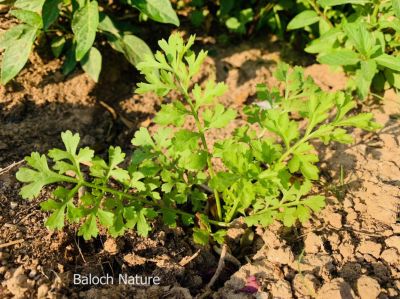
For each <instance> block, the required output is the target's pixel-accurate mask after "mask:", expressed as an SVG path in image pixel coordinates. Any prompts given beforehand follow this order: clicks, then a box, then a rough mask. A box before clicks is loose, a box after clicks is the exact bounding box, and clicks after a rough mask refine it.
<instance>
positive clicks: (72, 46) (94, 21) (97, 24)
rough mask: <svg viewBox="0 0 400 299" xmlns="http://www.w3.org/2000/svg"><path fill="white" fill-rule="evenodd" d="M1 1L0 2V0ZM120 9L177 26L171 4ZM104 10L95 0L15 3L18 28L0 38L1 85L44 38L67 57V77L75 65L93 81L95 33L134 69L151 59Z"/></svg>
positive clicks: (129, 29) (147, 2)
mask: <svg viewBox="0 0 400 299" xmlns="http://www.w3.org/2000/svg"><path fill="white" fill-rule="evenodd" d="M0 2H1V1H0ZM120 4H125V5H127V7H128V8H132V7H134V8H136V9H138V10H139V11H140V13H141V14H142V15H145V16H147V17H149V18H151V19H153V20H155V21H157V22H161V23H170V24H174V25H176V26H178V25H179V20H178V17H177V15H176V14H175V12H174V10H173V9H172V7H171V4H170V2H169V0H123V1H120ZM108 11H110V12H112V10H111V8H108V5H106V4H101V2H98V1H96V0H16V1H14V3H13V8H12V10H10V14H11V15H13V16H14V17H16V18H17V19H18V20H19V21H20V24H18V25H15V26H13V27H11V28H10V29H9V30H7V31H6V32H5V33H3V34H2V35H1V36H0V50H5V51H4V54H3V59H2V64H1V83H2V84H6V83H7V82H9V81H10V80H11V79H13V78H14V77H15V76H16V75H17V74H18V73H19V72H20V71H21V70H22V68H23V67H24V65H25V64H26V62H27V61H28V58H29V54H30V52H31V50H32V47H33V45H34V43H35V40H37V39H41V38H42V37H46V38H48V39H50V40H51V41H50V45H51V49H52V52H53V54H54V56H55V57H59V56H61V55H65V57H66V58H65V62H64V65H63V73H64V75H67V74H68V73H70V72H71V71H72V70H73V69H74V68H75V67H76V65H77V64H78V63H80V65H81V66H82V68H83V69H84V71H85V72H87V73H88V74H89V75H90V77H91V78H92V79H93V80H95V81H97V80H98V78H99V74H100V71H101V64H102V55H101V53H100V51H99V50H98V49H97V48H96V47H95V46H94V44H95V40H96V38H97V37H98V33H100V34H101V35H103V36H104V37H105V38H106V40H107V42H108V43H109V44H110V45H111V47H112V48H114V49H115V50H116V51H118V52H121V53H123V54H124V55H125V57H126V59H127V60H128V61H129V62H130V63H131V64H133V65H136V64H137V63H138V62H140V61H141V60H142V57H143V56H144V55H146V54H147V55H150V54H151V50H150V49H149V47H148V46H147V44H146V43H145V42H144V41H143V40H141V39H140V38H138V37H137V36H136V35H134V33H135V32H136V31H137V28H136V27H135V26H132V25H131V23H130V22H126V21H121V20H118V19H117V18H111V17H110V16H109V15H108Z"/></svg>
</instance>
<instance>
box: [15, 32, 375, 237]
mask: <svg viewBox="0 0 400 299" xmlns="http://www.w3.org/2000/svg"><path fill="white" fill-rule="evenodd" d="M193 42H194V37H193V36H192V37H190V39H189V41H188V42H187V43H184V42H183V40H182V38H181V37H180V36H179V35H177V34H174V35H171V36H170V38H169V39H168V41H166V40H161V41H160V42H159V45H160V47H161V49H162V52H161V51H158V52H157V53H156V54H155V55H154V57H153V56H147V57H146V59H145V60H144V61H143V62H141V63H139V64H138V66H137V67H138V69H139V70H140V71H141V72H142V74H143V75H144V76H145V78H146V82H145V83H139V84H138V89H137V92H139V93H146V92H155V93H156V94H158V95H160V96H164V95H166V94H168V93H169V92H170V91H171V90H173V91H174V92H179V93H180V94H181V95H182V101H178V100H177V101H173V102H172V103H169V104H164V105H162V108H161V110H160V111H159V112H158V113H157V115H156V117H155V119H154V122H155V123H156V124H158V125H159V127H158V129H157V131H156V132H155V133H154V134H151V133H150V132H149V131H148V130H147V129H146V128H140V129H139V130H138V131H137V132H136V133H135V136H134V138H133V140H132V144H133V145H134V146H135V147H136V150H135V151H134V153H133V155H132V157H131V158H130V159H129V161H126V159H125V154H124V153H122V151H121V149H120V148H119V147H110V149H109V152H108V159H103V158H100V157H94V152H93V150H91V149H89V148H83V149H80V150H79V151H77V149H78V143H79V136H78V135H77V134H75V135H73V134H72V133H71V132H69V131H67V132H65V133H63V134H62V140H63V142H64V145H65V150H60V149H52V150H50V151H49V154H48V157H49V158H50V159H52V161H53V162H52V165H51V166H49V164H48V161H47V159H48V157H46V156H45V155H40V154H39V153H32V154H31V156H30V157H27V158H26V161H27V163H28V166H29V167H23V168H21V169H20V170H19V171H18V173H17V179H18V180H19V181H21V182H24V183H26V185H25V186H24V187H23V188H22V190H21V195H22V197H23V198H27V199H31V198H34V197H36V196H38V195H39V193H40V190H42V189H43V187H44V186H46V185H49V184H56V185H58V187H57V189H56V190H55V191H54V192H53V198H51V199H48V200H47V201H45V202H43V203H42V204H41V207H42V209H44V210H46V211H51V212H52V214H51V215H50V217H49V218H48V219H47V222H46V225H47V226H48V227H49V228H52V229H56V228H59V229H60V228H62V227H63V226H64V219H65V218H66V219H67V220H68V221H76V222H80V223H81V226H80V229H79V235H82V236H83V237H84V238H85V239H90V238H91V237H95V236H96V235H97V234H98V224H101V225H102V226H104V227H107V228H108V231H109V233H110V234H111V235H113V236H118V235H122V234H123V233H124V231H125V230H126V229H132V228H136V230H137V231H138V233H139V234H140V235H143V236H146V235H147V234H148V232H149V231H150V230H151V226H150V224H149V222H150V221H151V220H153V219H155V218H156V217H159V216H160V217H162V219H163V222H164V223H165V224H166V225H168V226H175V225H176V222H177V221H179V223H181V224H183V225H187V226H192V227H193V232H194V240H195V241H196V242H198V243H200V244H206V243H208V242H209V241H210V239H214V240H215V241H217V242H220V243H222V242H223V241H224V236H225V233H226V231H225V230H224V228H225V227H228V226H229V224H230V223H231V222H232V221H233V220H234V219H236V218H237V217H239V216H244V219H245V222H246V223H247V224H248V225H249V226H251V225H258V224H261V225H262V226H267V225H269V224H270V223H271V222H272V221H273V220H274V219H278V220H280V221H282V222H283V223H284V225H286V226H292V225H294V224H295V222H296V221H297V220H300V221H301V222H304V221H307V220H308V218H309V217H310V215H311V213H312V212H317V211H319V210H320V209H321V208H322V207H323V206H324V196H322V195H316V194H315V191H312V187H313V182H315V181H318V178H319V169H318V166H317V162H318V155H317V148H316V147H315V146H314V145H313V144H312V143H311V142H316V141H322V142H324V143H328V142H330V141H337V142H341V143H351V142H352V137H351V135H349V134H348V132H347V130H346V129H345V128H347V127H358V128H362V129H365V130H374V129H376V128H378V127H379V126H378V125H377V124H376V123H374V122H373V121H372V117H373V116H372V114H371V113H360V114H352V115H349V112H350V111H351V110H352V109H353V108H354V107H355V105H356V103H355V101H354V100H352V98H351V97H350V96H349V95H347V94H345V93H342V92H336V93H329V92H324V91H322V90H320V89H319V88H318V87H317V86H316V85H315V83H314V82H313V80H312V79H311V78H305V77H304V75H303V71H302V69H301V68H298V67H296V68H294V70H293V71H290V70H289V67H288V66H287V65H285V64H282V65H280V66H279V67H278V70H277V72H276V78H277V79H278V80H279V81H280V82H281V83H282V84H283V87H284V93H283V94H281V93H280V92H279V89H278V88H275V89H273V90H271V91H270V90H268V89H267V88H266V86H265V85H260V86H259V98H260V99H261V100H262V101H264V102H263V104H262V105H261V104H260V105H259V106H257V105H252V106H249V107H246V109H245V113H246V115H247V124H245V125H243V126H241V127H240V128H238V129H236V130H235V131H234V133H232V134H231V135H230V136H229V137H228V138H225V139H219V140H217V141H216V142H215V144H214V145H213V146H211V144H210V143H209V142H208V138H207V136H208V134H209V132H210V131H211V130H215V129H221V128H225V127H227V126H228V125H229V124H230V123H231V122H232V121H233V120H234V119H235V118H236V117H237V111H235V110H233V109H230V108H228V109H226V108H225V107H224V106H223V105H221V104H220V103H218V101H217V98H218V97H219V96H221V95H223V94H224V92H225V91H226V86H225V84H223V83H215V82H214V81H212V80H209V81H207V82H206V83H205V84H204V85H202V86H200V85H198V84H194V85H193V79H192V78H193V77H194V76H195V75H196V74H197V73H198V72H199V70H200V67H201V65H202V63H203V60H204V59H205V57H206V55H207V54H206V52H204V51H201V52H200V53H199V54H198V55H196V54H195V53H193V52H192V51H190V47H191V46H192V44H193ZM260 106H263V107H264V108H261V107H260ZM187 120H192V123H194V127H193V128H191V129H189V128H184V127H183V126H184V124H185V123H186V121H187ZM300 124H304V125H305V127H304V129H301V128H302V127H303V126H300ZM217 161H220V163H216V162H217ZM121 164H122V165H124V166H125V165H128V166H127V167H121V166H120V165H121ZM217 165H219V166H217ZM79 190H81V192H79Z"/></svg>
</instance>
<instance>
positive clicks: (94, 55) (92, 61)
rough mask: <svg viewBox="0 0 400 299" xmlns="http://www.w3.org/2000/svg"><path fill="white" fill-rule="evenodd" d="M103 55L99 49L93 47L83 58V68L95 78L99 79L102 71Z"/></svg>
mask: <svg viewBox="0 0 400 299" xmlns="http://www.w3.org/2000/svg"><path fill="white" fill-rule="evenodd" d="M101 64H102V56H101V53H100V51H99V50H97V49H96V48H95V47H92V48H91V49H90V50H89V52H87V53H86V55H85V56H84V57H83V58H82V60H81V66H82V69H83V70H84V71H85V72H86V73H87V74H88V75H89V76H90V78H92V79H93V81H94V82H98V81H99V76H100V72H101Z"/></svg>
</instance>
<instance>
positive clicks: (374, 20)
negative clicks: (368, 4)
mask: <svg viewBox="0 0 400 299" xmlns="http://www.w3.org/2000/svg"><path fill="white" fill-rule="evenodd" d="M379 3H380V1H377V3H375V7H374V10H373V12H372V16H371V23H372V25H376V22H377V21H378V18H377V17H378V13H379V8H380V5H379Z"/></svg>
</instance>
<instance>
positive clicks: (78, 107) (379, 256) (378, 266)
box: [0, 41, 400, 299]
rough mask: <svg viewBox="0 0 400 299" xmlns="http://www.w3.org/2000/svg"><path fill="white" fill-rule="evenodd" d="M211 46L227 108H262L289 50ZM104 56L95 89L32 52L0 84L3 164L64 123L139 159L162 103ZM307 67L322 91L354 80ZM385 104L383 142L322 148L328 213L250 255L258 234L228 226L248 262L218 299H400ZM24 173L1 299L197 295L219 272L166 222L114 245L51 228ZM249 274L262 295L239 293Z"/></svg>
mask: <svg viewBox="0 0 400 299" xmlns="http://www.w3.org/2000/svg"><path fill="white" fill-rule="evenodd" d="M207 46H208V47H209V48H210V52H211V53H212V54H213V56H211V57H210V58H209V59H208V60H207V64H206V66H205V68H204V72H203V74H204V76H207V75H210V74H214V76H216V78H217V79H218V80H219V81H226V82H227V84H228V86H229V92H228V93H227V96H225V97H224V98H223V99H222V101H223V102H224V103H225V104H226V105H230V106H236V107H238V108H240V107H241V106H242V105H243V104H245V103H250V102H252V101H254V99H255V86H256V84H257V83H261V82H267V83H268V84H270V85H271V84H274V80H272V79H271V74H272V70H273V69H274V67H275V64H276V62H277V61H278V60H279V59H280V57H282V55H280V52H279V50H281V48H282V45H277V44H274V43H270V42H268V43H267V42H266V41H260V42H257V43H251V44H250V43H248V44H246V43H245V44H242V45H239V46H236V47H231V48H230V49H221V48H218V47H215V46H213V45H207ZM106 50H107V49H106ZM281 53H282V52H281ZM108 57H109V60H108V61H109V62H108V63H107V65H106V66H104V69H105V70H107V71H106V72H103V74H104V75H103V78H101V81H100V83H99V84H97V85H95V84H93V83H92V82H91V81H90V80H89V79H88V77H87V76H86V75H85V74H83V73H82V72H80V71H76V72H75V73H73V74H72V75H70V76H68V77H63V76H62V74H61V73H60V72H59V67H60V64H61V62H60V61H58V60H49V59H47V58H46V55H38V54H34V55H32V57H31V63H30V64H29V65H28V67H27V68H26V69H25V70H24V71H23V72H22V73H21V75H20V76H19V77H18V78H17V80H15V81H14V82H13V83H12V84H10V85H9V86H7V87H6V88H5V87H0V107H1V111H0V168H1V167H3V168H5V167H7V166H9V165H11V164H12V163H13V162H18V161H20V160H21V159H22V158H23V157H24V156H25V155H26V154H28V153H30V152H31V151H34V150H35V151H40V152H46V151H47V150H48V149H49V148H51V147H54V146H60V140H59V133H60V132H61V131H63V130H66V129H70V130H73V131H77V132H79V133H80V134H81V136H82V139H83V140H82V144H83V145H90V146H92V147H94V148H95V149H96V150H97V151H99V152H100V153H101V152H102V151H104V149H105V148H107V146H108V145H109V144H119V145H121V146H123V147H124V149H126V151H128V152H129V151H130V148H129V141H130V139H131V137H132V135H133V132H134V131H135V130H136V128H137V127H138V126H139V125H145V126H149V125H151V117H152V115H153V114H154V112H155V111H156V110H157V109H158V106H159V100H156V99H155V98H151V97H142V96H137V95H134V94H133V89H134V82H136V81H137V73H136V72H135V70H134V69H132V68H130V67H127V66H126V65H125V64H124V63H123V59H122V58H121V57H120V56H118V55H115V54H112V53H111V52H110V55H108ZM306 73H307V74H309V75H311V76H312V77H313V78H315V80H316V81H317V82H318V84H320V85H321V86H322V87H323V88H325V89H329V88H332V89H340V88H342V87H343V86H344V85H345V82H346V78H345V76H344V75H343V74H341V73H334V72H332V71H330V70H329V69H328V68H327V67H325V66H320V65H311V66H309V67H307V69H306ZM385 98H386V99H385V101H383V102H382V103H380V104H377V105H371V106H370V107H373V108H370V110H372V111H373V112H374V113H375V115H376V118H377V120H378V121H379V122H381V123H382V124H384V125H385V127H384V129H382V130H381V131H380V132H378V133H376V134H365V133H361V132H359V131H357V130H356V131H355V132H354V135H355V137H356V141H357V142H356V143H355V144H354V145H352V146H342V145H334V146H331V147H329V148H325V147H323V148H321V156H320V158H321V159H320V160H321V161H322V162H321V166H322V168H323V184H322V185H321V192H324V193H326V194H327V195H328V200H329V204H328V206H327V207H326V208H325V209H324V210H323V212H322V213H321V214H319V215H317V216H315V217H314V218H313V219H312V220H311V221H310V222H309V223H308V224H306V225H303V226H298V227H295V228H292V229H285V228H283V227H282V226H281V225H280V224H278V223H275V224H274V225H272V226H271V227H269V228H268V229H265V230H264V229H261V228H259V229H257V230H256V232H255V237H254V241H253V242H250V243H249V244H248V246H247V248H245V250H243V248H240V246H239V245H238V243H239V239H240V238H241V236H243V235H244V234H247V233H249V231H248V230H246V229H245V228H244V227H243V226H242V225H240V223H239V224H238V225H237V227H235V228H232V229H231V230H230V231H229V236H230V243H229V244H230V247H231V250H232V252H231V253H232V255H235V256H237V257H238V258H239V259H240V262H241V263H242V267H241V268H240V269H238V268H237V267H236V266H235V265H234V263H230V262H227V264H226V269H225V271H224V272H223V275H222V278H221V279H220V280H219V281H218V282H217V284H216V288H215V290H214V293H212V294H211V295H210V297H213V298H285V299H286V298H330V299H336V298H361V299H364V298H400V223H399V221H398V219H399V211H400V200H399V198H400V181H399V178H400V160H399V157H400V146H399V142H400V140H399V136H400V134H399V133H400V127H399V120H398V115H399V113H400V105H399V99H398V98H396V96H395V95H394V94H392V93H390V92H388V93H387V94H386V95H385ZM104 103H105V104H106V105H105V104H104ZM365 109H367V108H365ZM238 125H240V120H239V121H237V123H236V126H238ZM225 133H226V132H225ZM215 134H224V133H223V132H215ZM215 134H214V136H210V139H211V140H213V139H214V138H215V136H216V135H215ZM17 168H18V165H16V166H15V167H12V168H10V169H9V170H7V171H5V172H4V173H3V174H0V224H1V226H0V246H1V245H2V244H3V245H4V244H6V243H8V242H11V241H19V243H16V244H13V245H8V246H6V247H4V248H0V264H1V265H0V281H1V284H0V297H1V298H12V297H14V298H29V297H31V298H78V297H80V298H192V296H196V295H199V294H201V289H202V288H203V287H204V286H205V284H207V282H208V281H209V280H210V278H211V276H212V274H213V272H214V271H215V269H216V265H217V261H218V254H216V253H215V252H214V251H213V250H211V249H210V248H201V251H200V254H199V255H198V256H196V257H195V258H194V259H193V260H190V257H191V256H193V255H194V254H195V253H196V252H197V251H198V249H200V248H199V247H197V246H196V245H194V244H193V242H192V241H191V239H190V237H189V236H187V235H186V234H185V231H184V230H182V229H180V228H177V229H174V230H171V229H168V228H165V227H163V226H162V224H161V223H154V227H155V229H154V231H153V232H152V233H151V235H150V237H149V238H140V237H138V236H137V235H136V234H135V233H133V232H130V233H128V234H126V235H125V236H123V237H121V238H118V239H117V240H115V239H112V238H108V237H107V235H106V234H104V233H102V234H100V236H99V237H98V238H97V239H95V240H92V241H89V242H84V241H83V240H82V239H81V238H78V237H76V227H74V226H70V227H67V228H65V229H64V230H63V231H61V232H49V231H48V230H46V228H44V226H43V221H44V218H45V217H46V213H44V212H41V211H40V209H39V206H38V204H39V203H40V202H41V201H43V200H44V199H45V198H46V197H47V196H48V194H49V193H48V192H49V190H46V191H44V192H42V194H41V195H40V197H39V198H38V199H36V200H33V201H31V202H27V201H23V200H22V199H21V198H20V197H19V196H18V189H19V188H20V186H21V185H20V184H19V183H18V182H16V180H15V177H14V176H15V172H16V170H17ZM341 168H342V169H343V171H342V174H344V178H343V180H342V181H341V179H340V173H341V171H340V169H341ZM0 173H1V171H0ZM250 233H251V232H250ZM188 260H189V262H188V263H186V261H188ZM73 273H83V274H84V273H87V274H89V273H92V274H103V275H105V274H110V275H118V274H119V273H128V274H132V275H135V274H140V275H152V276H160V277H161V281H162V285H161V286H152V287H147V288H137V287H129V286H124V285H112V286H107V287H81V286H74V285H73V284H72V274H73ZM252 276H255V278H256V281H257V285H258V286H259V291H258V292H257V293H256V294H248V293H246V292H244V291H241V290H242V289H243V287H244V286H245V285H246V283H247V281H248V279H249V277H252Z"/></svg>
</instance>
